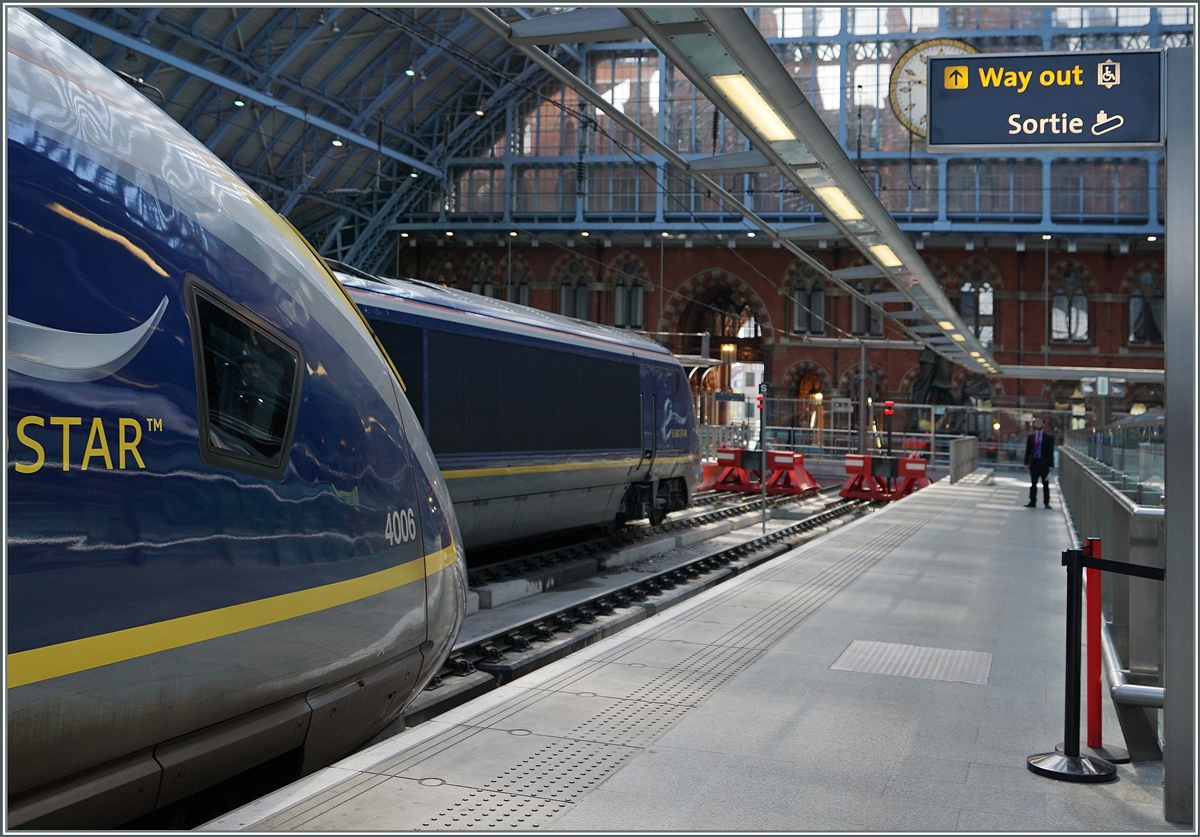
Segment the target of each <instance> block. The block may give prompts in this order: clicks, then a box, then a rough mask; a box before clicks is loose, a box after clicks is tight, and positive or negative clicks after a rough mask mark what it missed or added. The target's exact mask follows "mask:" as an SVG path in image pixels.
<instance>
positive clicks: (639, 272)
mask: <svg viewBox="0 0 1200 837" xmlns="http://www.w3.org/2000/svg"><path fill="white" fill-rule="evenodd" d="M627 264H632V265H633V276H634V278H635V279H638V280H640V281H641V283H642V285H643V286H644V287H645V288H646V290H647V291H649V290H651V289H652V288H653V284H652V283H651V281H650V268H648V267H646V262H645V260H644V259H642V257H641V256H639V255H638V254H637V253H634V252H632V251H630V250H622V251H621V252H619V253H617V255H616V256H614V257H613V258H612V259H611V260H609V263H608V264H606V265H605V266H604V273H603V279H602V280H601V281H603V282H604V284H606V285H608V286H609V287H614V286H616V284H617V279H619V278H620V277H622V276H627V275H629V272H628V271H627V270H625V266H626V265H627Z"/></svg>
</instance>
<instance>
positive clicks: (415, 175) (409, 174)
mask: <svg viewBox="0 0 1200 837" xmlns="http://www.w3.org/2000/svg"><path fill="white" fill-rule="evenodd" d="M408 176H409V177H420V175H419V174H417V173H416V172H415V171H410V172H409V173H408Z"/></svg>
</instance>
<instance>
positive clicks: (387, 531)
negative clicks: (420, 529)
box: [383, 509, 417, 544]
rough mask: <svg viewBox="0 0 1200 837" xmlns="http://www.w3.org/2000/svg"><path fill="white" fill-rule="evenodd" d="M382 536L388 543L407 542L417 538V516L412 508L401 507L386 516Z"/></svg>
mask: <svg viewBox="0 0 1200 837" xmlns="http://www.w3.org/2000/svg"><path fill="white" fill-rule="evenodd" d="M383 536H384V537H385V538H387V542H388V543H390V544H398V543H408V542H409V541H415V540H416V539H417V518H416V514H415V513H414V512H413V510H412V509H401V510H400V511H394V512H392V513H390V514H389V515H388V516H387V524H386V525H385V526H384V527H383Z"/></svg>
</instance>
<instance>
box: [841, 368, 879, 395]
mask: <svg viewBox="0 0 1200 837" xmlns="http://www.w3.org/2000/svg"><path fill="white" fill-rule="evenodd" d="M867 372H868V373H870V375H871V378H872V379H873V380H874V381H875V386H876V388H877V389H878V393H879V395H883V394H884V393H885V392H888V391H889V390H888V385H887V384H888V374H887V370H886V369H884V368H883V367H882V366H880V365H879V364H878V363H871V362H870V361H867ZM857 376H858V364H857V363H856V364H854V365H853V366H850V367H848V368H847V369H846V371H845V372H843V373H842V377H841V380H840V381H838V384H839V387H840V388H841V389H842V390H845V391H846V392H848V393H849V394H850V397H851V398H855V397H857V395H858V381H856V380H855V378H856V377H857Z"/></svg>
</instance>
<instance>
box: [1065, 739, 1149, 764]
mask: <svg viewBox="0 0 1200 837" xmlns="http://www.w3.org/2000/svg"><path fill="white" fill-rule="evenodd" d="M1054 752H1056V753H1060V754H1065V753H1066V752H1067V745H1066V744H1065V743H1063V742H1061V741H1060V742H1059V743H1058V746H1056V747H1055V748H1054ZM1079 755H1081V756H1095V757H1096V758H1101V759H1104V760H1105V761H1108V762H1112V763H1113V764H1129V763H1130V762H1132V761H1133V759H1131V758H1130V757H1129V751H1128V750H1123V749H1121V748H1120V747H1109V746H1107V745H1105V746H1102V747H1087V746H1085V745H1083V744H1080V745H1079Z"/></svg>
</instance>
